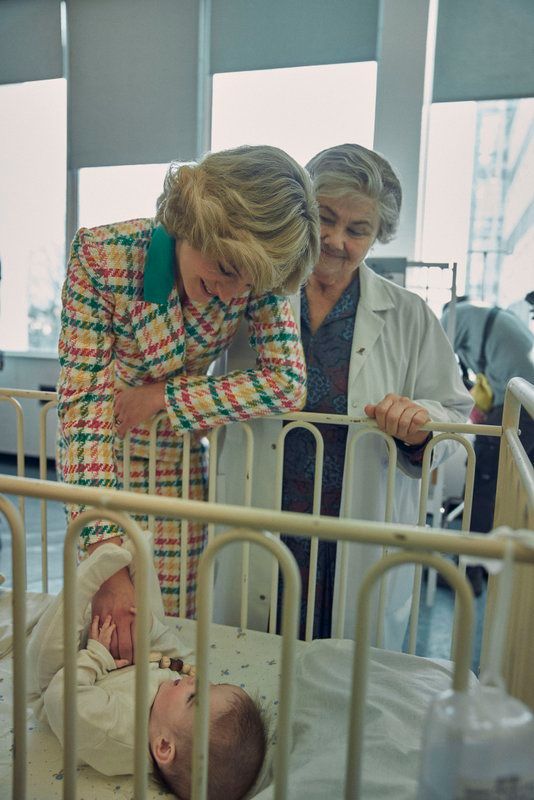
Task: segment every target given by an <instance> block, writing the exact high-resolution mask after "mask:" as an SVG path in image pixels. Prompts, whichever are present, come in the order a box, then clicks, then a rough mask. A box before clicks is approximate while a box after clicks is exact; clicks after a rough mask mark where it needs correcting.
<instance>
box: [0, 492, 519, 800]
mask: <svg viewBox="0 0 534 800" xmlns="http://www.w3.org/2000/svg"><path fill="white" fill-rule="evenodd" d="M0 492H7V493H11V494H21V495H23V496H25V497H52V498H54V499H62V500H63V501H64V502H66V503H70V502H77V503H82V504H84V505H86V506H90V507H91V510H88V511H85V512H83V514H81V515H80V516H79V517H77V518H76V520H74V521H73V522H72V523H71V525H70V526H69V530H68V533H67V537H66V541H65V560H64V568H65V602H66V606H65V651H66V668H65V676H66V677H65V681H66V693H65V706H66V711H65V714H66V716H65V741H66V742H67V744H66V748H65V754H66V763H65V783H64V797H65V799H66V800H70V798H71V797H73V796H75V790H74V787H75V782H76V770H75V740H76V736H75V717H74V716H73V715H74V714H75V711H74V709H75V695H74V689H75V685H74V674H75V673H74V670H75V668H76V662H75V639H74V631H75V626H74V616H73V614H74V608H75V604H74V602H73V599H72V597H71V592H72V591H73V588H74V585H75V581H76V566H75V550H76V540H77V536H78V534H79V531H80V529H81V528H82V527H83V525H84V524H86V523H87V522H90V521H91V520H92V519H96V518H102V517H107V518H109V519H111V520H112V521H114V522H116V523H117V524H119V525H120V526H121V527H122V528H123V529H124V531H125V532H126V533H127V534H128V535H130V536H131V537H132V538H133V540H134V543H135V545H136V554H137V556H136V557H137V559H138V566H137V574H138V578H139V581H138V583H137V585H136V593H137V601H136V602H137V604H138V609H139V610H141V609H143V606H144V604H143V603H142V602H141V598H142V597H143V595H144V594H146V580H147V567H148V559H149V558H150V554H149V553H148V548H147V546H146V540H145V537H144V534H143V533H142V531H141V530H140V529H139V528H138V526H137V525H136V523H134V522H133V520H131V519H130V518H129V517H128V514H127V513H124V512H131V513H136V514H137V513H140V514H150V513H153V514H154V515H158V516H159V515H163V516H171V517H172V518H174V519H183V520H198V521H202V522H211V523H215V524H226V525H232V526H233V527H234V528H240V530H234V531H232V532H231V533H227V534H224V535H221V536H220V537H217V538H216V539H215V540H214V541H213V542H211V543H210V545H209V546H208V548H207V550H206V551H205V553H204V555H203V557H202V559H201V566H200V572H199V578H200V583H199V625H198V630H197V652H198V660H199V673H198V674H199V676H200V677H199V683H198V688H199V697H200V705H199V711H198V716H197V718H196V722H195V725H196V731H197V733H198V742H195V755H194V758H195V772H194V780H195V794H194V798H195V800H204V796H205V795H204V788H205V777H202V776H203V775H205V766H206V763H207V755H206V754H207V738H206V737H207V724H208V723H207V716H206V714H207V709H208V705H207V691H206V690H207V672H206V664H207V653H208V632H209V622H210V618H211V610H212V609H211V606H212V576H213V559H214V557H215V555H216V554H217V552H218V551H219V550H220V549H221V548H222V547H224V546H226V545H227V544H229V543H230V542H232V541H234V540H236V539H238V540H246V541H249V542H253V543H255V544H259V545H260V546H263V547H265V548H267V549H269V550H270V551H271V552H272V554H273V555H275V556H276V557H277V558H278V559H280V561H281V564H282V569H283V571H284V579H285V581H286V587H287V595H286V599H287V600H288V605H287V606H284V615H283V628H282V633H283V636H284V644H283V648H284V649H283V664H284V665H285V666H284V668H283V672H282V679H281V690H280V691H281V703H282V701H283V704H284V710H283V711H282V712H281V722H280V725H281V728H280V736H281V739H280V751H279V755H278V758H277V777H276V791H275V797H276V800H283V798H284V797H285V796H286V795H285V786H286V781H287V770H288V760H287V759H288V755H289V747H287V746H286V745H287V742H288V737H289V735H290V727H289V726H290V722H291V702H292V701H291V691H290V684H291V680H292V676H293V665H294V648H295V642H296V629H297V617H298V607H299V603H300V578H299V574H298V570H297V567H296V563H295V561H294V559H293V556H292V555H291V554H290V553H289V551H288V550H287V548H286V547H285V545H283V544H282V543H281V542H280V541H278V540H277V538H276V537H275V536H271V535H269V534H265V533H257V532H255V531H262V530H263V529H264V528H265V523H266V518H269V521H270V527H271V529H274V530H275V531H277V532H281V531H284V532H286V533H289V534H293V535H302V534H303V533H305V532H306V529H307V528H308V527H309V516H308V515H305V514H293V513H291V512H275V513H273V512H269V511H264V510H260V509H253V508H241V507H238V506H222V505H216V504H209V503H202V502H198V501H193V500H172V499H170V498H163V497H150V496H143V495H139V494H136V493H132V492H124V491H113V490H98V489H94V488H82V487H75V486H68V485H60V484H59V485H58V484H55V483H51V482H47V481H41V480H30V479H28V478H19V477H11V476H0ZM0 510H1V511H2V512H3V513H4V514H5V515H6V517H7V519H8V522H9V525H10V528H11V529H12V531H13V536H14V541H15V542H17V541H18V546H16V547H14V550H13V554H14V555H13V558H14V562H15V561H16V562H17V563H16V564H15V563H14V567H15V566H16V572H17V577H18V580H17V584H16V588H15V592H14V598H13V602H14V614H15V619H16V625H15V657H16V658H17V662H16V663H23V662H22V660H21V661H19V659H23V657H24V631H25V613H24V588H25V585H24V584H25V580H24V563H23V558H22V551H23V528H22V520H21V516H20V513H19V512H18V511H17V510H16V508H15V507H14V506H13V505H12V503H10V502H9V501H7V500H6V499H5V498H0ZM313 522H314V528H315V531H314V532H315V533H316V534H317V535H320V536H321V537H322V538H326V539H329V540H332V541H335V540H344V541H362V542H371V543H374V544H380V545H382V546H390V545H393V544H396V545H397V546H403V547H404V548H406V549H408V550H410V551H416V550H418V551H428V550H436V551H443V552H464V553H468V554H478V555H481V556H484V557H493V558H502V557H503V556H504V554H505V544H504V542H502V541H499V540H496V539H489V540H488V539H487V538H485V537H483V536H472V537H469V538H466V537H465V536H462V535H451V534H448V533H447V532H445V531H441V532H437V533H436V532H434V533H427V534H425V533H424V532H422V531H420V530H418V529H417V528H414V527H410V526H398V525H393V524H391V525H388V524H384V525H379V524H378V523H354V522H350V521H347V520H340V519H332V518H328V517H317V518H315V519H314V520H313ZM250 529H253V530H250ZM514 553H515V559H516V560H517V561H518V562H521V563H531V564H534V551H533V550H531V549H529V548H527V547H526V546H524V545H522V544H520V543H514ZM404 561H413V562H418V563H428V564H430V565H432V566H434V567H439V569H440V570H443V571H444V572H445V575H446V577H447V579H449V580H450V581H451V583H452V584H453V585H454V586H455V588H457V587H458V586H459V585H460V583H461V582H462V581H463V588H462V589H461V591H462V593H463V594H464V595H465V592H467V593H468V594H469V593H470V588H469V586H468V585H467V584H466V583H465V581H464V580H463V579H462V577H461V575H460V573H459V571H458V570H456V568H454V567H452V566H451V565H450V564H447V563H445V565H443V564H442V559H440V558H439V557H437V556H435V555H432V554H430V553H428V552H410V553H408V554H406V555H403V554H395V555H388V556H386V557H385V558H383V559H381V560H380V561H379V562H377V564H375V565H374V567H373V568H372V569H371V571H370V575H369V576H368V577H367V579H366V581H365V582H364V586H363V587H362V594H361V596H360V612H359V613H360V617H359V621H358V636H359V637H360V642H363V643H367V641H368V624H367V623H366V621H365V620H366V618H367V617H368V612H367V605H368V596H369V595H368V592H369V591H370V589H371V588H372V583H373V582H374V580H376V579H377V578H380V576H381V575H382V574H383V573H385V572H386V571H387V570H388V569H390V568H391V567H392V566H394V565H397V564H399V563H401V562H404ZM453 573H454V574H453ZM462 602H465V601H464V600H462ZM139 610H138V615H137V620H136V624H137V625H138V632H139V634H138V635H139V639H138V644H137V647H138V653H139V659H140V660H139V664H138V676H137V680H136V719H137V721H138V724H139V726H140V728H138V730H137V734H136V754H137V756H138V757H139V759H140V760H138V761H136V764H138V765H140V766H139V767H138V768H137V769H136V773H135V800H144V797H145V794H146V758H145V754H146V736H147V730H146V728H147V725H146V722H147V703H146V681H147V665H148V609H146V608H145V609H144V611H146V614H145V613H143V611H141V613H139ZM469 619H470V612H469V610H467V611H465V610H463V611H462V619H461V625H462V626H463V635H464V637H465V636H467V635H468V633H469V630H468V628H469ZM461 641H462V638H461V637H457V647H459V648H460V647H461V649H460V650H458V651H457V654H458V653H462V655H461V656H460V658H459V661H458V667H457V673H456V675H457V677H456V678H455V687H456V688H458V689H460V690H461V687H462V686H464V685H465V670H466V668H467V665H468V663H469V657H468V656H466V655H465V649H462V648H465V647H466V645H465V644H462V645H460V642H461ZM360 652H361V651H360ZM145 655H146V657H144V656H145ZM358 661H359V659H356V662H355V663H357V662H358ZM357 669H359V668H357ZM362 675H363V677H362V678H361V680H362V686H363V687H364V686H365V672H363V673H362ZM462 676H464V677H462ZM15 678H16V681H15V687H14V693H15V701H14V702H15V741H16V748H15V765H14V774H15V780H14V789H13V792H14V793H13V797H14V798H16V800H22V798H24V796H25V795H24V791H25V780H26V777H25V776H26V773H25V770H26V763H25V761H26V759H25V752H26V720H25V703H26V696H25V690H26V687H25V682H24V670H19V669H15ZM359 681H360V679H357V678H356V677H355V678H354V685H355V686H356V685H357V684H358V683H359ZM362 692H363V689H360V690H359V695H358V692H355V693H354V694H353V700H352V703H353V708H354V709H355V713H356V720H358V719H359V718H360V719H361V717H362V714H361V711H360V712H358V711H357V710H356V708H357V705H356V704H357V703H358V702H360V703H363V699H362V698H363V693H362ZM358 696H359V697H360V700H358V699H357V698H358ZM359 725H360V723H359V722H355V723H353V724H352V727H351V738H350V752H351V757H350V759H349V762H348V767H347V770H348V773H347V780H348V782H347V790H346V797H347V798H350V800H355V799H356V798H358V789H357V787H358V785H359V780H360V778H359V775H360V765H359V762H358V758H359V756H355V755H354V752H355V750H354V747H356V745H357V743H358V742H359V741H361V730H360V729H359V727H358V726H359ZM284 742H285V744H284Z"/></svg>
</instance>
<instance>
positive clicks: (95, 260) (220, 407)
mask: <svg viewBox="0 0 534 800" xmlns="http://www.w3.org/2000/svg"><path fill="white" fill-rule="evenodd" d="M318 253H319V221H318V212H317V208H316V202H315V200H314V195H313V190H312V187H311V183H310V181H309V178H308V175H307V173H306V172H305V171H304V170H303V169H302V168H301V167H300V166H299V165H298V164H297V163H296V162H295V161H293V159H291V158H290V157H289V156H288V155H287V154H286V153H284V152H283V151H281V150H279V149H277V148H274V147H268V146H257V147H249V146H243V147H239V148H236V149H233V150H227V151H223V152H219V153H210V154H208V155H206V156H204V158H202V159H201V160H200V161H199V162H198V163H193V164H173V165H172V166H171V167H170V169H169V172H168V174H167V176H166V179H165V185H164V191H163V194H162V195H161V197H160V198H159V200H158V204H157V214H156V217H155V219H137V220H132V221H129V222H120V223H116V224H112V225H106V226H102V227H99V228H94V229H91V230H89V229H81V230H80V231H78V233H77V235H76V237H75V239H74V242H73V244H72V250H71V257H70V261H69V265H68V271H67V276H66V281H65V285H64V288H63V313H62V329H61V337H60V342H59V354H60V362H61V374H60V379H59V387H58V389H59V396H60V403H59V417H60V431H59V440H58V462H59V471H60V475H61V476H62V479H63V480H64V481H66V482H69V483H77V484H82V485H84V486H99V487H105V488H121V487H122V486H123V474H122V447H123V439H124V436H125V435H126V433H128V432H129V433H130V434H131V469H130V484H129V486H130V489H131V490H134V491H144V492H146V491H147V487H148V436H149V430H148V428H149V423H150V420H151V419H152V418H153V417H154V415H156V414H158V413H159V412H162V411H163V412H166V414H167V417H166V418H165V420H164V421H163V422H162V423H160V426H159V428H158V436H157V474H156V482H157V491H158V493H159V494H164V495H169V496H172V497H179V496H181V494H182V470H181V463H182V458H181V454H182V438H181V434H182V433H183V432H184V431H190V432H192V433H193V437H192V444H191V473H190V474H191V478H190V489H189V496H190V497H191V498H194V499H204V498H205V457H204V452H203V446H202V442H201V437H202V435H204V434H205V432H206V431H207V430H209V429H210V428H212V427H213V426H216V425H220V424H221V423H225V422H228V421H236V420H243V419H248V418H249V417H252V416H262V415H267V414H273V413H278V412H285V411H294V410H298V409H300V408H301V407H302V405H303V404H304V401H305V366H304V358H303V353H302V348H301V344H300V341H299V337H298V331H297V327H296V324H295V321H294V318H293V316H292V313H291V309H290V305H289V302H288V300H287V299H286V297H285V295H286V294H288V293H290V292H294V291H295V290H296V289H297V288H298V287H299V285H300V284H301V283H302V282H303V281H304V280H305V279H306V277H307V275H308V272H309V270H310V269H311V268H312V267H313V264H314V263H315V261H316V260H317V257H318ZM243 318H245V319H246V320H247V323H248V328H249V335H250V341H251V344H253V346H254V349H255V351H256V355H257V363H256V367H255V368H254V369H250V370H247V371H236V372H232V373H231V374H230V375H225V376H218V377H214V376H208V374H207V373H208V368H209V366H210V364H211V363H212V361H213V360H214V359H215V358H216V357H218V356H220V355H221V354H222V353H223V352H224V351H225V350H226V348H227V347H228V345H229V343H230V342H231V341H232V339H233V337H234V335H235V333H236V331H237V328H238V326H239V323H240V321H241V320H242V319H243ZM79 511H80V509H79V508H75V509H70V514H71V515H76V514H78V513H79ZM153 533H154V559H155V566H156V570H157V573H158V577H159V581H160V586H161V591H162V595H163V601H164V605H165V611H166V613H167V614H175V615H176V614H178V608H179V605H178V601H179V595H180V592H181V591H186V592H187V613H188V615H193V614H194V612H195V591H196V571H197V563H198V558H199V556H200V554H201V552H202V550H203V548H204V543H205V532H204V529H203V528H202V527H201V526H191V528H190V538H189V551H188V581H187V586H186V587H183V586H180V581H179V576H180V555H181V553H180V541H179V525H177V524H176V523H175V522H173V521H171V520H156V523H155V530H154V531H153ZM103 542H116V543H118V542H120V530H118V529H117V528H116V526H114V525H112V524H110V523H108V522H107V521H105V520H103V521H101V522H96V523H94V524H92V525H91V526H89V527H86V528H85V529H84V530H83V531H82V534H81V549H82V551H87V552H92V551H93V550H94V549H95V548H97V547H99V546H100V545H101V544H102V543H103ZM133 602H134V594H133V586H132V583H131V581H130V579H129V576H128V574H127V572H125V571H124V570H123V571H121V572H119V573H117V574H116V575H115V576H113V578H111V579H110V580H109V581H107V582H106V583H105V584H104V585H103V587H102V588H101V590H100V591H99V592H98V594H97V595H96V596H95V600H94V602H93V614H98V615H99V616H100V618H101V619H103V618H105V617H106V616H107V615H108V614H110V615H111V616H112V618H113V620H114V622H115V623H116V626H117V634H116V635H114V637H113V641H112V650H111V652H112V654H113V656H114V657H115V658H126V659H128V660H129V661H131V660H132V658H133V645H132V635H131V631H132V625H133V610H132V608H133Z"/></svg>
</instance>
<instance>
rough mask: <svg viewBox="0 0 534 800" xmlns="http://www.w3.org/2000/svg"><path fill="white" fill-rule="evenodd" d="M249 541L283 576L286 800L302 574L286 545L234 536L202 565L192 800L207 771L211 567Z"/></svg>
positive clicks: (280, 794) (201, 798)
mask: <svg viewBox="0 0 534 800" xmlns="http://www.w3.org/2000/svg"><path fill="white" fill-rule="evenodd" d="M236 540H237V541H248V542H251V543H253V544H256V545H258V546H259V547H262V548H263V549H266V550H269V551H270V552H271V553H272V555H273V556H274V557H275V559H276V560H277V563H279V564H280V568H281V570H282V574H283V576H284V603H283V609H282V637H283V638H282V664H281V676H280V698H279V699H280V704H279V716H278V728H277V745H276V755H275V770H274V781H275V787H274V800H285V798H286V797H287V778H288V772H289V758H290V753H291V720H292V716H293V702H294V697H293V694H294V693H293V692H292V684H293V681H294V674H295V652H296V640H297V626H298V618H299V609H300V593H301V588H300V574H299V571H298V568H297V565H296V562H295V560H294V558H293V556H292V555H291V553H290V552H289V549H288V548H287V547H286V545H284V544H283V542H281V541H280V540H279V539H278V537H276V536H273V535H272V534H270V533H263V534H261V533H257V532H255V531H250V530H246V531H245V530H232V531H229V532H227V533H224V534H221V535H220V536H217V538H216V539H214V541H213V542H211V543H210V545H209V546H208V548H207V549H206V550H205V552H204V554H203V556H202V559H201V561H200V565H199V596H198V623H197V641H196V644H197V648H196V649H197V679H196V693H197V709H196V713H195V722H194V726H195V727H194V736H193V776H192V800H205V798H206V790H207V769H208V766H209V765H208V723H209V716H208V714H209V694H208V655H209V625H210V621H211V616H212V606H213V563H214V559H215V557H216V555H217V553H218V552H219V550H221V549H222V548H223V547H225V546H226V545H228V544H230V543H231V542H234V541H236Z"/></svg>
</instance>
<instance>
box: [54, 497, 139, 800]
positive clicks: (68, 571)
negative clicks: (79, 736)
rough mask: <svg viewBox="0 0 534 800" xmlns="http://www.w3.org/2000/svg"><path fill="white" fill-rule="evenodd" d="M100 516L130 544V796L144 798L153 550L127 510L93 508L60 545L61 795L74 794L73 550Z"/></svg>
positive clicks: (79, 518)
mask: <svg viewBox="0 0 534 800" xmlns="http://www.w3.org/2000/svg"><path fill="white" fill-rule="evenodd" d="M103 516H104V517H105V518H106V519H108V520H109V521H110V522H113V523H114V524H115V525H117V526H118V527H120V528H122V530H123V532H124V533H125V534H127V535H128V536H129V537H130V538H131V539H132V540H133V543H134V546H135V560H136V574H135V603H136V617H135V634H136V654H135V657H136V667H135V734H134V764H135V772H134V800H145V798H146V789H147V785H148V781H147V757H146V754H147V750H148V711H149V709H148V668H149V660H148V656H149V651H150V648H149V638H148V637H149V626H150V615H149V610H150V609H149V606H150V604H149V603H147V602H146V598H147V597H148V590H149V587H148V575H149V564H150V560H151V559H152V554H151V553H150V551H149V547H148V543H147V539H146V536H145V534H144V533H143V532H142V530H141V529H140V527H139V526H138V525H137V523H136V522H134V520H133V519H131V518H130V517H129V516H128V515H127V514H124V513H120V512H115V511H110V510H105V511H104V512H103V511H102V509H99V508H92V509H88V510H86V511H82V513H81V514H79V516H77V517H76V518H75V519H74V520H72V521H71V522H70V524H69V526H68V528H67V533H66V536H65V546H64V551H63V571H64V596H63V623H64V627H63V637H64V664H65V670H64V679H65V684H64V685H65V690H64V702H63V718H64V730H63V742H64V744H63V747H64V751H63V758H64V762H63V771H64V779H63V798H64V800H72V798H73V797H76V764H77V753H76V750H77V741H76V729H77V724H76V706H77V695H76V667H77V660H76V659H77V655H76V653H77V640H76V639H77V637H76V611H77V609H76V573H77V568H76V553H77V547H78V540H79V536H80V532H81V530H82V529H83V528H84V526H85V525H87V524H90V523H91V522H94V521H95V520H97V519H101V518H102V517H103Z"/></svg>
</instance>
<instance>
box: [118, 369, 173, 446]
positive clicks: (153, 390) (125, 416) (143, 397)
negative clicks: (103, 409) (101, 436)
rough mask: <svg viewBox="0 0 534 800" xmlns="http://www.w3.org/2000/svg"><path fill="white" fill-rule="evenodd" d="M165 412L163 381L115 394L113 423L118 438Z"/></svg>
mask: <svg viewBox="0 0 534 800" xmlns="http://www.w3.org/2000/svg"><path fill="white" fill-rule="evenodd" d="M164 410H165V381H160V382H159V383H145V384H144V385H143V386H134V387H132V388H131V389H123V390H121V391H119V392H117V395H116V397H115V422H116V424H117V432H118V434H119V436H126V433H127V432H128V431H129V430H130V429H131V428H134V427H135V426H136V425H139V424H140V423H141V422H144V421H145V420H148V419H150V418H151V417H153V416H154V415H155V414H157V413H158V412H159V411H164Z"/></svg>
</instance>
